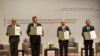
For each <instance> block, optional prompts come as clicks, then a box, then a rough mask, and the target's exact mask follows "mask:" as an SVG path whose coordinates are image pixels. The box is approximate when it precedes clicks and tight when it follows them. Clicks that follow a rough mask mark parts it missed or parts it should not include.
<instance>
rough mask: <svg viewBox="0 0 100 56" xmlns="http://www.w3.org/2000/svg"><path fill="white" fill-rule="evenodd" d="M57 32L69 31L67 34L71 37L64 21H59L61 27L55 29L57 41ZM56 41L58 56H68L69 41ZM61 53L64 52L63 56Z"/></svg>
mask: <svg viewBox="0 0 100 56" xmlns="http://www.w3.org/2000/svg"><path fill="white" fill-rule="evenodd" d="M59 31H69V34H70V35H71V32H70V29H69V27H68V26H66V25H65V20H64V19H62V20H61V26H60V27H58V29H57V37H58V39H59ZM58 41H59V48H60V56H68V43H69V40H68V39H65V40H62V39H59V40H58ZM63 52H64V55H63Z"/></svg>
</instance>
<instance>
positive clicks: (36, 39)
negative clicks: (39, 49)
mask: <svg viewBox="0 0 100 56" xmlns="http://www.w3.org/2000/svg"><path fill="white" fill-rule="evenodd" d="M31 26H34V24H33V23H30V24H29V25H28V28H27V31H26V33H27V35H28V36H30V41H31V42H34V43H40V42H41V36H40V35H29V33H30V30H31ZM37 26H42V25H41V24H40V23H37Z"/></svg>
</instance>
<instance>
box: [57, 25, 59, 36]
mask: <svg viewBox="0 0 100 56" xmlns="http://www.w3.org/2000/svg"><path fill="white" fill-rule="evenodd" d="M57 37H59V27H58V28H57Z"/></svg>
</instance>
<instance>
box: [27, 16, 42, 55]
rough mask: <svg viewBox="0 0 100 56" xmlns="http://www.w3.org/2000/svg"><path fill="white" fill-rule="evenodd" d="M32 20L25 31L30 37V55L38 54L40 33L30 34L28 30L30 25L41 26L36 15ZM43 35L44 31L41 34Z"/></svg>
mask: <svg viewBox="0 0 100 56" xmlns="http://www.w3.org/2000/svg"><path fill="white" fill-rule="evenodd" d="M32 21H33V22H32V23H30V24H29V25H28V28H27V32H26V33H27V35H28V36H29V37H30V44H31V52H32V56H40V45H41V35H30V30H31V26H42V25H41V24H40V23H38V18H37V16H33V17H32ZM33 33H34V31H33ZM43 35H44V32H43V34H42V36H43Z"/></svg>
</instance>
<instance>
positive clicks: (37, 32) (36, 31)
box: [30, 26, 42, 35]
mask: <svg viewBox="0 0 100 56" xmlns="http://www.w3.org/2000/svg"><path fill="white" fill-rule="evenodd" d="M30 35H42V27H41V26H37V27H34V26H32V27H31V29H30Z"/></svg>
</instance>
